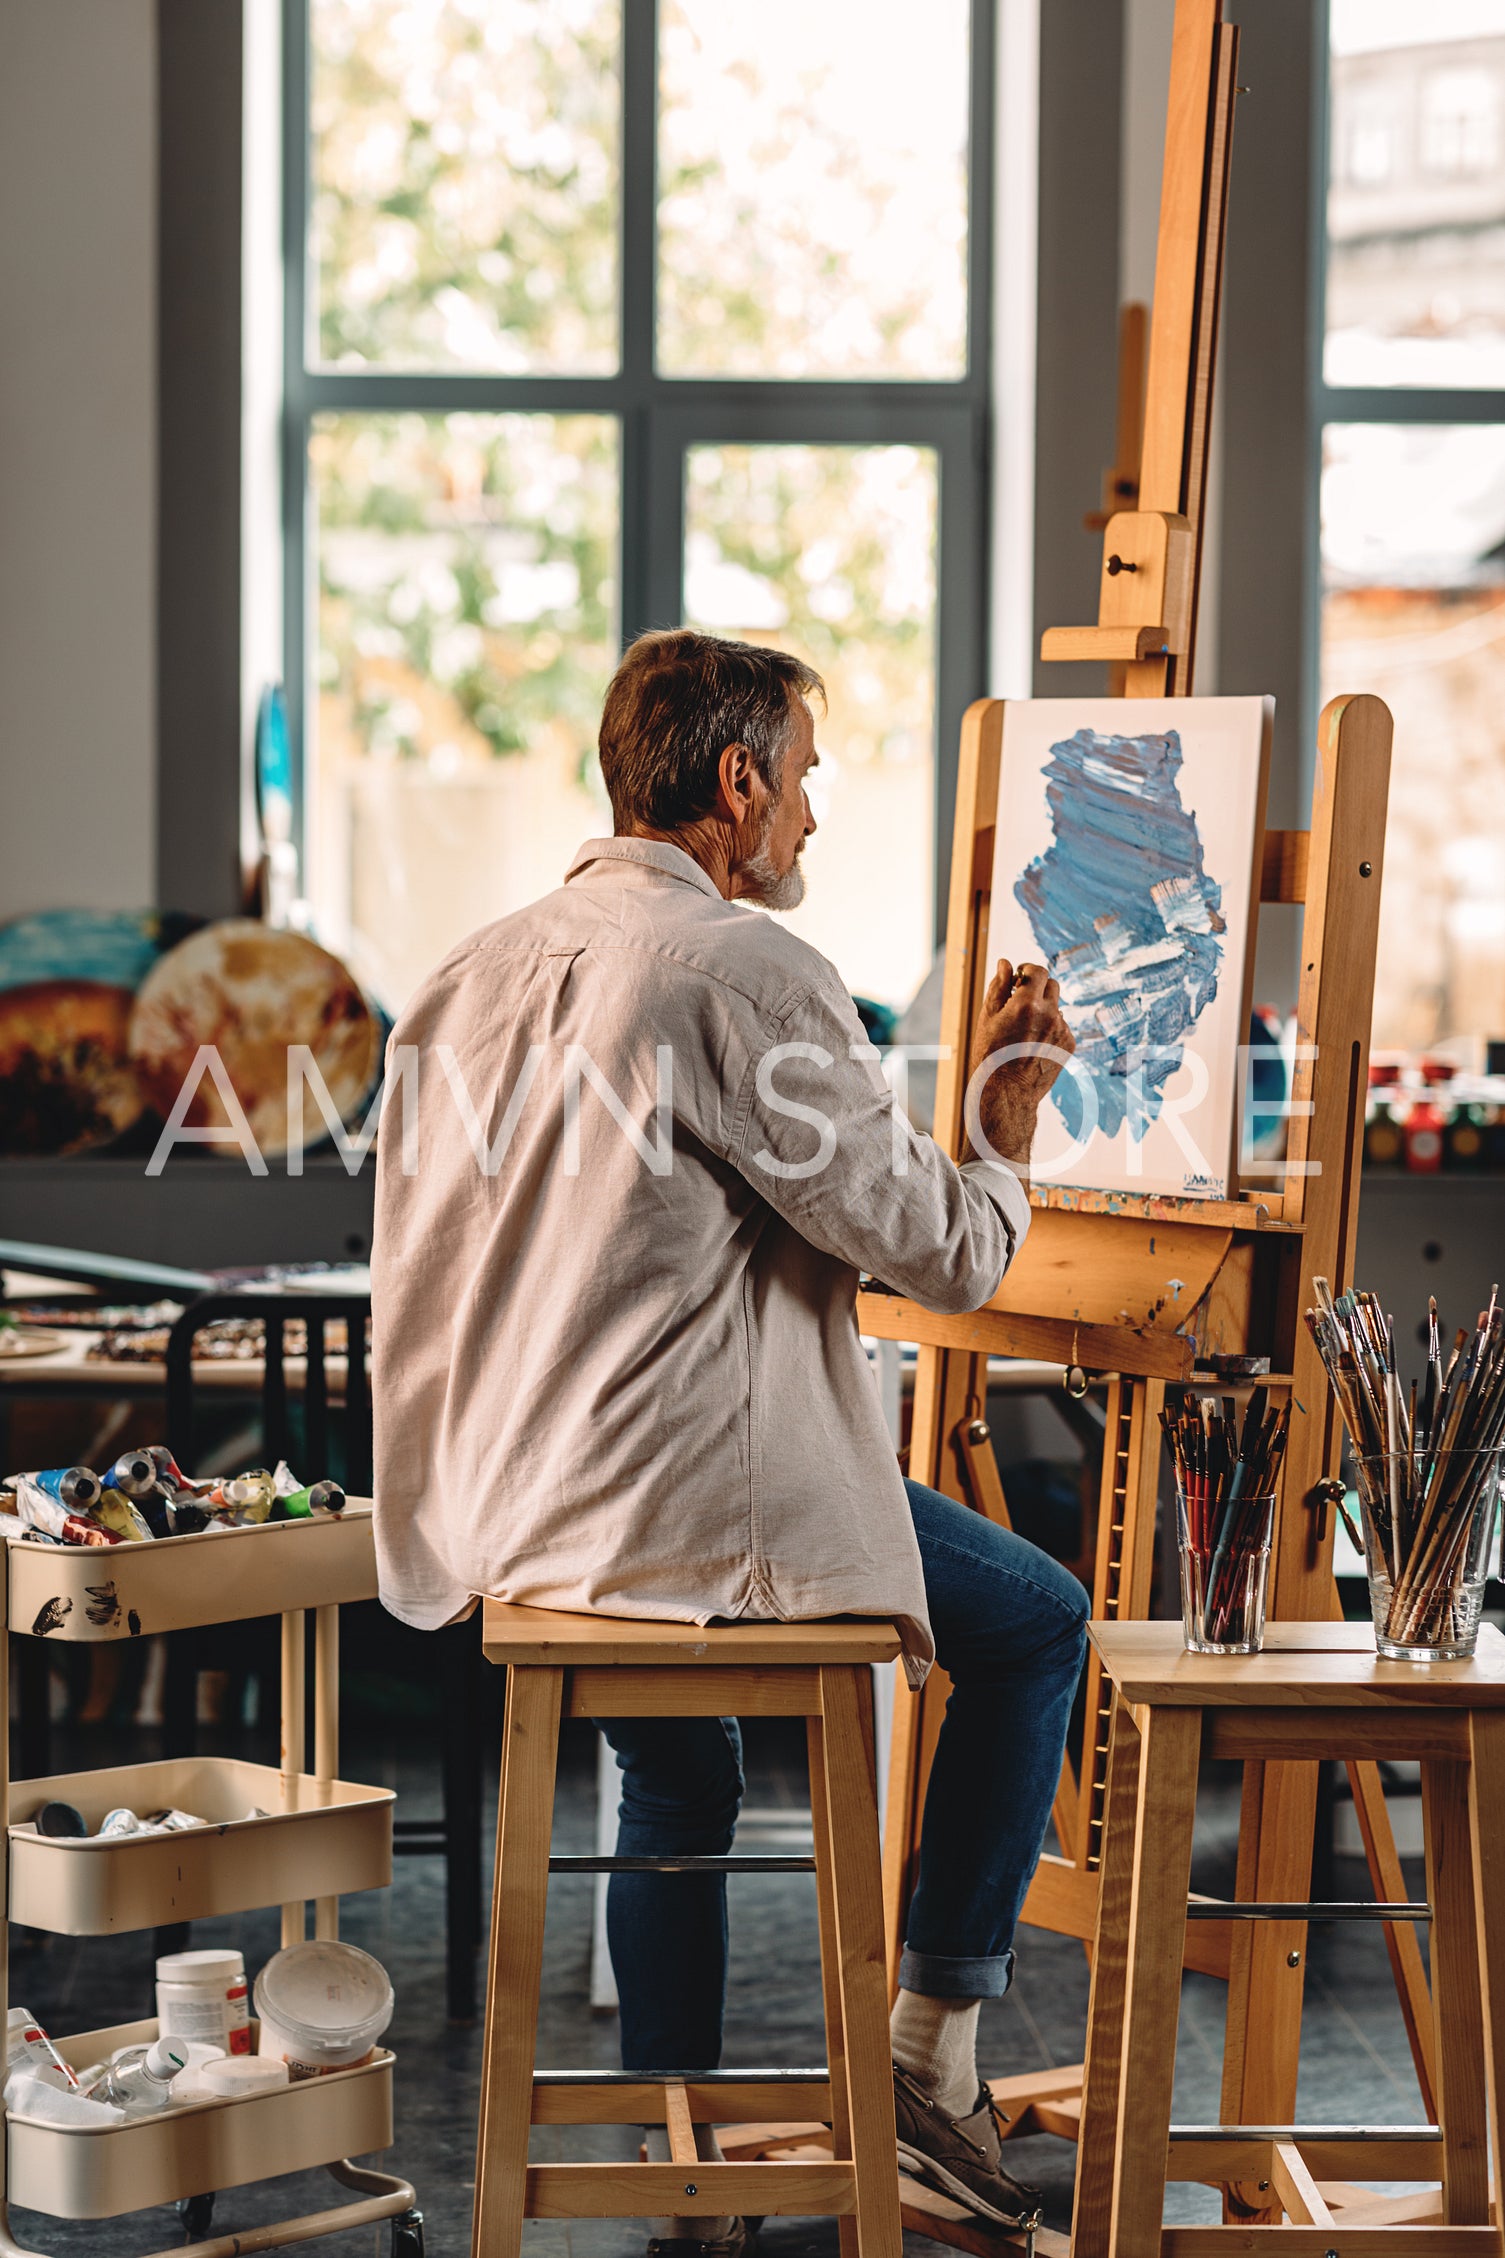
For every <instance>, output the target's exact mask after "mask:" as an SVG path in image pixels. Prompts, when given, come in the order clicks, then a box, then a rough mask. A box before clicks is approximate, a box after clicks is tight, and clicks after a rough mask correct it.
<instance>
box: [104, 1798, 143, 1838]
mask: <svg viewBox="0 0 1505 2258" xmlns="http://www.w3.org/2000/svg"><path fill="white" fill-rule="evenodd" d="M96 1832H97V1834H98V1835H99V1837H100V1839H101V1840H106V1839H108V1838H109V1837H111V1836H113V1835H144V1834H148V1833H154V1832H155V1829H151V1828H146V1827H143V1826H142V1824H141V1821H140V1820H139V1819H138V1818H137V1816H136V1814H135V1812H134V1811H132V1810H131V1809H130V1807H129V1805H128V1804H123V1803H122V1804H118V1805H117V1806H116V1808H115V1809H114V1810H113V1811H107V1812H106V1813H105V1815H104V1817H103V1818H102V1819H101V1820H100V1822H99V1826H98V1829H97V1830H96Z"/></svg>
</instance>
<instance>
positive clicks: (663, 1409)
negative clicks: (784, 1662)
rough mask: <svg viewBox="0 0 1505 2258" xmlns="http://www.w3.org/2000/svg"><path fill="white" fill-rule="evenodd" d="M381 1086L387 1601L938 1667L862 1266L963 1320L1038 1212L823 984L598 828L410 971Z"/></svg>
mask: <svg viewBox="0 0 1505 2258" xmlns="http://www.w3.org/2000/svg"><path fill="white" fill-rule="evenodd" d="M388 1076H389V1082H388V1088H389V1096H388V1101H387V1107H388V1110H387V1113H386V1115H385V1116H384V1119H383V1125H382V1134H381V1139H380V1143H379V1166H378V1171H377V1202H376V1232H375V1240H374V1245H373V1248H372V1285H373V1293H374V1299H375V1348H374V1396H375V1406H376V1485H375V1486H376V1546H377V1556H378V1560H379V1563H380V1570H381V1593H382V1598H383V1599H384V1601H385V1602H386V1604H387V1606H388V1607H389V1608H390V1609H391V1610H392V1612H393V1613H394V1614H395V1615H397V1616H400V1617H401V1618H402V1620H403V1621H404V1622H408V1623H413V1624H417V1625H418V1626H420V1627H421V1628H424V1629H432V1628H435V1627H437V1626H438V1625H439V1624H442V1623H445V1622H448V1621H450V1620H451V1619H452V1618H454V1617H455V1616H457V1615H459V1614H463V1613H464V1612H465V1611H466V1610H467V1608H468V1606H469V1605H470V1603H471V1599H472V1595H474V1594H477V1593H489V1594H492V1595H494V1596H495V1597H496V1598H498V1599H507V1600H514V1601H521V1602H523V1603H525V1604H527V1605H530V1606H537V1607H556V1608H566V1609H572V1610H581V1611H587V1612H590V1611H596V1612H600V1613H603V1614H610V1615H628V1616H648V1617H658V1618H667V1619H669V1620H671V1621H675V1622H692V1623H704V1622H707V1621H708V1620H710V1618H711V1617H713V1616H722V1617H738V1616H749V1617H774V1618H777V1619H780V1620H785V1621H788V1620H793V1619H795V1618H799V1617H808V1616H819V1615H842V1614H857V1615H881V1616H889V1617H892V1618H893V1619H894V1620H895V1621H896V1623H897V1624H898V1626H899V1628H900V1631H901V1634H902V1637H903V1640H904V1645H905V1652H906V1657H907V1661H908V1664H909V1667H910V1674H911V1677H912V1678H914V1680H915V1681H916V1682H918V1680H919V1679H920V1678H921V1677H922V1676H923V1675H924V1670H925V1668H926V1666H927V1664H928V1662H929V1660H930V1657H931V1655H932V1653H933V1646H932V1643H931V1638H930V1629H929V1624H928V1621H927V1619H926V1613H925V1593H924V1585H923V1582H922V1579H921V1573H920V1559H919V1551H918V1548H917V1545H916V1542H915V1536H914V1530H913V1526H912V1524H911V1520H910V1515H909V1509H908V1505H907V1502H906V1500H905V1496H904V1489H903V1484H902V1481H901V1478H900V1474H899V1469H898V1465H897V1463H896V1461H895V1457H894V1449H893V1443H892V1441H891V1439H890V1437H889V1434H888V1432H887V1429H886V1427H885V1425H884V1421H883V1417H882V1412H881V1409H880V1406H879V1401H878V1394H877V1389H876V1387H875V1385H874V1381H873V1376H872V1372H871V1368H870V1366H869V1364H868V1360H867V1357H866V1355H865V1353H864V1351H863V1348H862V1344H861V1342H860V1340H859V1338H858V1334H857V1325H856V1318H855V1295H856V1290H857V1280H858V1273H859V1272H860V1271H864V1270H866V1271H871V1272H872V1273H874V1274H875V1275H876V1276H877V1277H879V1278H881V1279H883V1280H885V1281H886V1282H887V1283H888V1284H889V1285H891V1286H893V1287H895V1288H896V1289H897V1290H899V1291H900V1292H903V1293H905V1294H908V1295H911V1296H913V1298H914V1299H915V1300H917V1301H919V1302H922V1303H924V1304H925V1305H926V1307H928V1308H930V1309H936V1310H970V1309H975V1308H977V1307H978V1306H979V1305H980V1304H981V1303H983V1302H985V1301H986V1300H988V1298H989V1297H990V1296H991V1295H992V1294H993V1293H994V1292H995V1291H996V1290H997V1287H998V1284H999V1281H1000V1279H1001V1278H1002V1276H1003V1273H1004V1270H1005V1268H1006V1267H1007V1264H1008V1262H1009V1259H1010V1256H1011V1253H1012V1250H1013V1248H1014V1247H1015V1246H1016V1245H1017V1244H1018V1243H1020V1242H1021V1241H1022V1239H1023V1237H1024V1233H1025V1231H1026V1230H1027V1228H1028V1224H1029V1204H1028V1200H1027V1198H1026V1196H1025V1194H1024V1192H1023V1190H1022V1189H1021V1187H1020V1185H1019V1183H1018V1182H1017V1180H1016V1179H1015V1178H1014V1176H1013V1175H1012V1174H1011V1173H1010V1172H1009V1171H1008V1170H1007V1169H1006V1168H1004V1167H1002V1166H1001V1165H999V1164H996V1163H993V1162H977V1161H973V1162H969V1163H968V1164H967V1165H966V1166H964V1167H962V1168H957V1167H955V1166H954V1165H953V1164H952V1162H951V1161H949V1160H948V1159H947V1158H946V1157H945V1155H944V1154H943V1153H942V1152H941V1151H940V1150H939V1149H938V1148H937V1147H936V1145H935V1144H933V1143H932V1141H931V1140H930V1138H928V1137H926V1136H922V1135H919V1134H917V1133H916V1132H915V1131H914V1130H913V1129H911V1128H910V1126H909V1124H908V1123H907V1121H906V1120H905V1119H904V1116H903V1114H902V1113H901V1112H899V1111H897V1110H896V1108H895V1106H894V1103H893V1099H892V1097H891V1095H890V1092H889V1090H888V1087H887V1085H886V1083H885V1082H884V1079H883V1076H882V1074H881V1072H880V1071H879V1068H878V1064H877V1054H876V1052H875V1051H873V1050H872V1048H871V1046H870V1045H869V1043H868V1041H867V1038H866V1035H865V1033H864V1030H863V1028H862V1024H861V1022H860V1020H859V1019H858V1017H857V1014H856V1012H855V1011H854V1009H853V1007H852V1003H851V1000H850V998H849V997H848V995H847V993H846V991H845V989H844V988H843V986H842V983H841V980H840V978H839V976H838V974H837V972H836V970H835V968H834V967H833V966H832V965H830V964H829V963H828V962H827V961H826V959H825V958H824V957H822V956H820V955H818V954H817V953H816V951H815V950H814V949H812V948H810V947H809V946H808V945H807V944H806V943H805V942H803V941H800V940H798V939H796V938H795V936H794V935H793V934H792V933H791V932H790V931H789V930H788V928H787V927H786V926H784V925H783V924H781V923H780V922H779V920H778V919H777V918H775V917H771V916H769V915H767V914H766V913H764V912H763V911H760V910H756V909H752V908H748V907H744V906H741V905H739V904H736V903H732V902H728V901H725V900H723V898H722V896H721V895H720V894H719V893H718V891H717V889H716V887H715V885H714V884H713V883H712V881H711V879H710V878H709V877H707V875H706V874H705V872H704V871H703V870H701V868H700V867H699V865H698V864H697V863H695V862H694V861H693V860H692V859H691V858H690V857H689V856H688V855H686V854H684V853H683V852H682V851H681V850H680V849H679V848H677V847H673V846H669V845H667V844H663V843H660V842H658V841H652V840H642V839H596V840H591V841H589V842H588V843H587V844H586V846H585V847H583V848H582V849H581V851H580V853H579V855H578V856H577V857H576V860H575V862H574V864H573V866H572V868H571V870H570V873H569V876H568V878H567V880H566V883H565V884H564V885H563V886H562V887H561V888H560V889H559V890H558V891H557V892H555V893H552V894H549V895H546V896H545V897H544V899H543V900H542V901H539V902H535V903H534V904H533V905H532V906H531V907H530V908H528V909H524V910H520V911H518V912H517V913H516V915H514V916H512V917H506V918H503V919H502V920H501V921H500V923H498V924H496V925H491V926H487V927H486V928H484V929H483V930H482V931H481V932H479V933H476V934H473V935H472V936H471V937H470V939H469V940H467V941H464V942H462V943H461V944H460V946H459V947H458V948H457V949H455V950H453V951H452V952H451V954H450V955H449V956H448V957H447V958H446V959H445V961H444V962H443V964H441V965H440V966H439V968H438V970H437V971H435V972H434V973H433V974H432V975H431V976H430V977H429V979H428V980H427V981H426V982H425V983H424V985H423V987H422V988H421V989H420V990H419V992H418V994H417V995H416V996H415V997H414V999H413V1001H412V1002H411V1003H410V1004H409V1005H408V1007H407V1009H406V1011H405V1012H404V1013H403V1015H402V1018H401V1020H400V1021H399V1023H398V1025H397V1027H396V1029H395V1031H394V1033H393V1035H392V1039H391V1044H390V1046H389V1051H388ZM415 1090H416V1099H415ZM399 1106H405V1107H406V1111H405V1112H404V1113H401V1114H399V1112H398V1110H397V1109H398V1108H399ZM400 1131H405V1135H404V1134H400V1133H399V1132H400Z"/></svg>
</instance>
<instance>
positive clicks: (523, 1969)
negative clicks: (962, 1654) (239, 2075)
mask: <svg viewBox="0 0 1505 2258" xmlns="http://www.w3.org/2000/svg"><path fill="white" fill-rule="evenodd" d="M482 1644H483V1651H484V1653H485V1654H486V1656H487V1659H488V1660H489V1661H492V1662H502V1663H505V1664H506V1665H507V1709H506V1720H505V1723H504V1726H503V1733H502V1783H501V1800H500V1805H499V1808H498V1812H497V1835H496V1873H495V1878H494V1881H493V1883H492V1897H491V1962H490V1974H489V1978H488V1982H487V1986H486V2032H485V2049H484V2056H483V2070H482V2083H481V2121H480V2139H479V2148H478V2153H477V2158H476V2201H475V2233H474V2240H473V2242H472V2246H471V2247H472V2253H473V2258H516V2253H517V2251H518V2249H519V2247H520V2244H521V2239H522V2226H523V2220H524V2219H525V2218H528V2219H577V2218H578V2219H614V2218H648V2217H653V2216H655V2215H670V2216H672V2215H674V2214H676V2213H679V2214H694V2213H701V2214H716V2213H727V2212H743V2213H748V2212H751V2213H753V2214H755V2215H756V2214H758V2213H764V2214H773V2213H797V2214H799V2215H802V2216H813V2215H830V2214H833V2213H834V2214H835V2215H836V2216H837V2217H839V2218H840V2220H841V2246H842V2252H843V2258H856V2254H858V2253H860V2258H900V2251H901V2235H900V2226H899V2180H898V2162H897V2151H896V2147H895V2134H894V2101H893V2077H892V2071H891V2069H890V2055H889V2043H888V1988H887V1982H886V1979H885V1973H884V1949H883V1945H884V1939H883V1900H882V1888H881V1882H880V1876H879V1863H878V1813H877V1798H876V1792H875V1787H874V1765H873V1740H872V1694H871V1685H872V1682H871V1677H870V1674H869V1673H870V1665H871V1664H873V1663H875V1662H891V1661H892V1660H893V1658H894V1656H895V1655H896V1654H897V1653H898V1651H899V1641H898V1638H897V1637H896V1635H895V1633H894V1631H893V1628H892V1626H891V1625H890V1624H888V1623H879V1622H859V1621H850V1620H849V1621H844V1622H830V1623H827V1622H822V1623H754V1624H736V1625H730V1626H728V1627H726V1628H709V1629H700V1628H698V1627H697V1626H695V1625H693V1624H682V1623H645V1622H624V1621H621V1620H619V1619H618V1618H616V1617H609V1616H600V1615H559V1614H552V1613H548V1612H545V1611H544V1610H543V1609H540V1608H532V1607H509V1606H504V1605H502V1604H501V1603H500V1602H499V1601H495V1600H488V1601H487V1602H486V1605H485V1624H484V1631H483V1641H482ZM671 1716H677V1717H738V1716H741V1717H757V1716H763V1717H803V1718H805V1719H806V1720H807V1731H808V1736H809V1749H810V1802H811V1810H812V1817H813V1820H814V1833H815V1856H814V1857H813V1858H798V1859H791V1858H751V1857H749V1858H738V1857H735V1856H734V1857H730V1858H691V1857H686V1858H667V1859H664V1860H662V1861H657V1862H655V1863H656V1864H657V1865H658V1866H659V1868H660V1870H662V1871H663V1872H666V1873H671V1872H672V1873H682V1872H686V1871H693V1870H700V1871H710V1872H717V1873H739V1872H740V1873H758V1872H764V1873H766V1872H769V1871H778V1872H781V1873H782V1872H787V1871H789V1870H790V1869H791V1868H794V1867H798V1868H801V1869H804V1870H808V1871H813V1872H814V1874H815V1878H816V1889H817V1896H818V1900H819V1910H820V1957H821V1983H822V1989H823V1992H824V1998H825V2021H826V2051H827V2062H828V2067H827V2068H826V2069H824V2070H792V2071H791V2070H718V2071H713V2072H709V2073H707V2074H706V2075H703V2076H700V2077H693V2076H692V2077H690V2078H689V2079H686V2078H684V2077H682V2076H681V2077H663V2078H658V2079H651V2078H645V2077H641V2076H637V2075H629V2074H628V2073H626V2072H623V2071H615V2072H612V2071H575V2070H564V2071H559V2070H555V2071H545V2072H537V2071H535V2068H534V2044H535V2037H536V2033H537V2027H538V1993H539V1982H540V1977H541V1974H542V1967H543V1927H544V1901H545V1897H546V1895H547V1891H548V1882H549V1875H550V1873H551V1872H553V1873H600V1872H603V1871H604V1872H608V1873H609V1872H611V1871H613V1870H614V1869H615V1868H616V1866H617V1864H618V1861H617V1860H616V1859H613V1858H556V1857H552V1856H551V1855H550V1835H551V1830H552V1823H553V1811H554V1768H555V1761H556V1757H557V1754H558V1747H559V1721H560V1719H561V1717H671ZM630 1863H631V1865H632V1866H633V1868H634V1869H635V1870H636V1869H638V1868H640V1867H641V1865H642V1861H641V1860H638V1859H633V1860H632V1861H630ZM684 2067H685V2068H687V2069H691V2070H693V2069H694V2067H695V2065H694V2064H686V2065H685V2066H684ZM791 2116H807V2117H809V2116H818V2117H820V2118H822V2119H823V2120H824V2121H825V2122H826V2123H828V2124H829V2125H830V2126H831V2127H832V2134H833V2148H834V2154H833V2156H832V2159H831V2161H829V2162H821V2163H808V2162H802V2163H770V2162H758V2163H750V2164H749V2163H723V2164H717V2163H709V2164H708V2163H704V2162H702V2161H701V2159H700V2157H699V2155H698V2154H697V2152H696V2146H695V2134H694V2127H695V2125H696V2124H716V2123H722V2122H725V2121H727V2120H729V2119H761V2120H765V2121H766V2120H780V2119H784V2118H788V2117H791ZM660 2119H661V2120H662V2121H663V2123H664V2125H665V2126H666V2128H667V2131H668V2136H669V2153H670V2161H669V2162H668V2163H667V2164H641V2163H620V2164H530V2163H529V2162H528V2128H529V2126H530V2124H534V2125H601V2124H617V2125H635V2124H645V2123H650V2122H654V2121H657V2120H660Z"/></svg>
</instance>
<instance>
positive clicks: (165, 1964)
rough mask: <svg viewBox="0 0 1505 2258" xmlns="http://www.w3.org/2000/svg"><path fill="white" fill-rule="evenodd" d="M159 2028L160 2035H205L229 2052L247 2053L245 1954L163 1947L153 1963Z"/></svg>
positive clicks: (249, 2044) (248, 2016) (248, 2025)
mask: <svg viewBox="0 0 1505 2258" xmlns="http://www.w3.org/2000/svg"><path fill="white" fill-rule="evenodd" d="M157 2028H158V2030H159V2031H160V2032H161V2034H162V2036H163V2037H164V2038H168V2037H171V2038H195V2039H206V2040H207V2041H208V2042H209V2043H210V2044H211V2045H214V2046H222V2047H223V2048H224V2050H225V2052H226V2053H227V2054H249V2053H250V2051H251V2021H250V2007H249V2003H248V2000H247V1994H246V1960H245V1954H244V1953H242V1952H230V1951H207V1952H164V1953H163V1954H162V1956H161V1958H160V1959H159V1960H158V1962H157Z"/></svg>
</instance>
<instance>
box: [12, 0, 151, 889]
mask: <svg viewBox="0 0 1505 2258" xmlns="http://www.w3.org/2000/svg"><path fill="white" fill-rule="evenodd" d="M0 55H3V58H4V65H3V68H0V211H3V212H4V214H5V225H4V228H3V230H0V306H3V308H4V310H5V345H4V351H3V353H0V916H15V915H17V914H19V913H20V912H22V911H25V910H30V909H40V908H47V907H52V906H55V905H56V904H58V903H60V902H69V901H78V902H85V901H87V902H91V903H93V904H95V905H96V906H99V907H102V908H131V907H138V906H140V905H141V904H143V903H149V902H151V901H152V899H153V898H154V838H153V830H154V822H155V806H156V717H155V678H156V677H155V662H154V637H155V609H156V604H155V596H156V534H155V508H156V501H155V490H156V399H155V385H156V251H155V230H156V83H155V70H156V43H155V36H154V9H153V5H152V0H0Z"/></svg>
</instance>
